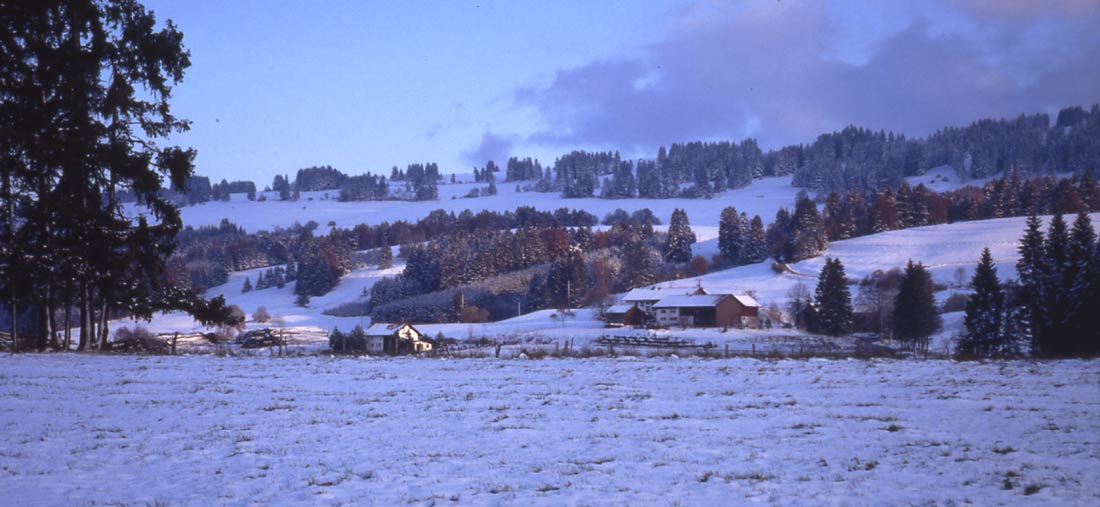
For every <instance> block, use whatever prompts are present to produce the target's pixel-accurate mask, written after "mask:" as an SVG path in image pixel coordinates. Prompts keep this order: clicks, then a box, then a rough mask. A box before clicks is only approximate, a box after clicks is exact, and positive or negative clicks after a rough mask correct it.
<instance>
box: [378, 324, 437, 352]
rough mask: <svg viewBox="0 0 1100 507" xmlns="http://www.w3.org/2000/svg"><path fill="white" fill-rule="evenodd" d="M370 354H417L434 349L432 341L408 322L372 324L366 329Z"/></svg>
mask: <svg viewBox="0 0 1100 507" xmlns="http://www.w3.org/2000/svg"><path fill="white" fill-rule="evenodd" d="M366 335H367V353H368V354H395V355H396V354H416V353H419V352H427V351H429V350H432V344H431V342H428V341H425V340H422V339H421V338H423V335H422V334H420V331H417V329H416V328H415V327H412V325H411V324H408V323H400V324H388V323H384V322H380V323H378V324H371V326H370V327H368V328H367V329H366Z"/></svg>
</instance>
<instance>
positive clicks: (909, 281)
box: [894, 261, 943, 350]
mask: <svg viewBox="0 0 1100 507" xmlns="http://www.w3.org/2000/svg"><path fill="white" fill-rule="evenodd" d="M942 327H943V321H942V319H941V318H940V315H939V313H938V312H937V311H936V300H935V297H934V295H933V294H932V275H931V274H930V273H929V272H928V270H927V269H925V267H924V265H923V264H921V263H917V264H913V261H909V264H908V265H906V267H905V273H904V274H903V275H902V278H901V283H900V285H899V287H898V295H897V297H895V298H894V338H895V339H897V340H900V341H902V342H905V343H906V344H907V345H908V346H910V347H911V348H913V349H915V350H927V346H928V337H930V336H932V335H933V334H934V333H935V332H936V331H939V330H940V328H942Z"/></svg>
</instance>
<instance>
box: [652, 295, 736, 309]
mask: <svg viewBox="0 0 1100 507" xmlns="http://www.w3.org/2000/svg"><path fill="white" fill-rule="evenodd" d="M727 297H729V294H699V295H694V294H693V295H689V296H666V297H663V298H661V300H660V301H657V304H655V305H653V307H654V308H711V307H714V306H717V305H718V303H720V302H722V300H723V299H725V298H727Z"/></svg>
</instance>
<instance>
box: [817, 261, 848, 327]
mask: <svg viewBox="0 0 1100 507" xmlns="http://www.w3.org/2000/svg"><path fill="white" fill-rule="evenodd" d="M814 306H815V309H816V310H817V312H816V313H817V316H816V319H815V321H814V327H815V331H817V332H820V333H824V334H827V335H830V336H840V335H843V334H847V333H849V332H851V331H852V295H851V292H850V291H849V290H848V282H847V279H846V277H845V275H844V265H843V264H841V263H840V259H831V258H825V267H824V268H822V269H821V274H820V275H819V276H818V279H817V288H816V289H815V290H814Z"/></svg>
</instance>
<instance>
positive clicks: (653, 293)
mask: <svg viewBox="0 0 1100 507" xmlns="http://www.w3.org/2000/svg"><path fill="white" fill-rule="evenodd" d="M667 295H668V292H661V290H660V289H651V288H648V287H644V288H640V289H631V290H630V292H627V293H626V295H624V296H623V301H657V300H658V299H661V296H667Z"/></svg>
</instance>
